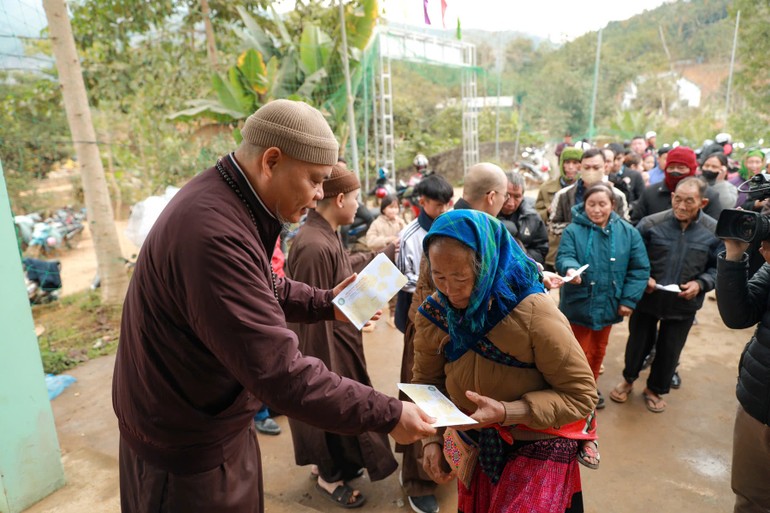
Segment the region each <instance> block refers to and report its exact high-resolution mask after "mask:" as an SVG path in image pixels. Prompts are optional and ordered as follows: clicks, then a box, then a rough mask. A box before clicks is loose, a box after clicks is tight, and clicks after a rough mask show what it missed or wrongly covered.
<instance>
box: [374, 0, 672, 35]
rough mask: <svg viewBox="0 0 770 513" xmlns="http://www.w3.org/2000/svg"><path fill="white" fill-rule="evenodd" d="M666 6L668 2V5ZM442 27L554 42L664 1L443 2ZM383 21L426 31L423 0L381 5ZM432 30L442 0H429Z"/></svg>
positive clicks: (383, 1)
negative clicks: (518, 34)
mask: <svg viewBox="0 0 770 513" xmlns="http://www.w3.org/2000/svg"><path fill="white" fill-rule="evenodd" d="M668 1H669V2H670V1H671V0H668ZM446 3H447V10H446V17H445V21H446V28H447V30H454V29H455V28H456V27H457V18H460V24H461V26H462V28H464V29H466V28H473V29H485V30H490V31H501V30H514V31H519V32H525V33H527V34H532V35H535V36H539V37H542V38H546V39H550V40H551V41H553V42H555V43H563V42H564V41H566V40H572V39H574V38H576V37H578V36H580V35H582V34H585V33H586V32H590V31H592V30H598V29H600V28H602V27H604V26H605V25H607V23H609V22H610V21H615V20H625V19H628V18H630V17H631V16H633V15H635V14H640V13H642V12H644V10H646V9H647V10H649V9H654V8H656V7H658V6H659V5H661V4H663V3H666V0H630V1H628V0H582V1H567V0H446ZM380 5H381V7H382V8H383V10H384V11H385V17H386V18H388V19H389V20H392V21H396V22H399V23H407V24H409V25H415V26H419V27H425V26H426V25H425V22H424V15H423V1H422V0H380ZM428 16H429V18H430V21H431V26H432V27H433V28H442V25H441V0H428Z"/></svg>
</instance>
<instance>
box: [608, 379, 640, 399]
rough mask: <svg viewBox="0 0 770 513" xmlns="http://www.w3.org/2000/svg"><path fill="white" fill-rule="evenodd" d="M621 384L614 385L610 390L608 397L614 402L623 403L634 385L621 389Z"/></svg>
mask: <svg viewBox="0 0 770 513" xmlns="http://www.w3.org/2000/svg"><path fill="white" fill-rule="evenodd" d="M621 385H622V383H621ZM621 385H618V386H616V387H615V388H613V389H612V391H611V392H610V399H612V400H613V401H615V402H616V403H624V402H626V401H628V394H630V393H631V391H632V390H633V389H634V387H633V386H632V387H631V388H629V389H628V390H622V389H621V388H620V386H621Z"/></svg>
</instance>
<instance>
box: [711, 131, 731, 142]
mask: <svg viewBox="0 0 770 513" xmlns="http://www.w3.org/2000/svg"><path fill="white" fill-rule="evenodd" d="M731 140H732V137H731V136H730V134H728V133H726V132H722V133H719V134H717V135H716V137H714V141H715V142H716V143H718V144H725V143H729V142H730V141H731Z"/></svg>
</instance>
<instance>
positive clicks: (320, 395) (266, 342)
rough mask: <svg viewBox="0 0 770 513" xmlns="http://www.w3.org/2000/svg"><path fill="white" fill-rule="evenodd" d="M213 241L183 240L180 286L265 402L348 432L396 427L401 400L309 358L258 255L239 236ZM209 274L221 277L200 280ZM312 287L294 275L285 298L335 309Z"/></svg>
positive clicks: (209, 334)
mask: <svg viewBox="0 0 770 513" xmlns="http://www.w3.org/2000/svg"><path fill="white" fill-rule="evenodd" d="M214 239H215V240H214V242H213V243H211V242H207V243H206V244H200V243H192V244H189V245H187V244H185V243H182V244H180V246H182V247H180V248H179V251H180V252H182V253H183V254H184V255H185V262H184V266H182V268H183V271H181V274H182V275H180V276H178V281H177V283H174V284H173V285H175V286H177V287H179V291H178V294H177V295H176V296H177V298H178V300H179V302H180V304H179V306H180V308H182V309H183V310H185V311H186V315H187V318H188V319H190V322H191V325H192V329H193V330H194V331H195V333H196V335H197V336H198V338H200V340H201V341H202V342H203V343H204V344H205V345H206V347H207V348H208V349H209V350H210V351H211V352H212V353H213V354H214V355H216V357H217V359H218V360H219V361H220V362H221V363H222V365H224V366H225V367H226V368H227V369H228V370H229V371H230V372H231V373H232V374H233V376H235V377H236V379H237V380H238V381H239V382H240V383H242V384H243V386H244V387H246V388H247V389H248V390H249V391H251V393H253V394H254V395H255V396H256V397H257V398H258V399H259V400H261V401H262V402H264V403H265V404H267V405H268V406H272V407H275V408H278V409H280V411H282V412H284V413H285V414H287V415H289V416H292V417H294V418H296V419H298V420H302V421H304V422H308V423H310V424H313V425H315V426H318V427H320V428H322V429H326V430H329V431H335V432H338V433H343V434H357V433H360V432H362V431H367V430H368V431H376V432H380V433H387V432H390V431H391V430H392V429H393V427H394V426H395V425H396V423H397V422H398V419H399V417H400V416H401V404H400V402H399V401H398V400H397V399H394V398H390V397H387V396H385V395H384V394H381V393H379V392H377V391H375V390H373V389H372V388H370V387H367V386H363V385H361V384H359V383H356V382H355V381H353V380H349V379H347V378H342V377H340V376H338V375H336V374H333V373H330V372H329V371H328V370H327V369H326V368H325V366H324V364H323V363H322V362H321V361H320V360H318V359H316V358H312V357H306V356H303V355H302V354H301V353H300V352H299V350H298V343H297V338H296V336H295V334H294V333H293V332H292V331H291V330H289V329H288V328H287V327H286V325H285V322H284V312H283V311H282V310H281V308H280V306H279V304H278V302H277V301H276V300H275V298H274V297H273V285H272V282H271V281H270V279H269V278H268V275H267V274H266V273H265V272H264V271H263V270H262V269H260V267H259V265H256V263H255V261H254V259H253V255H252V254H251V253H249V252H248V251H244V250H243V243H242V241H240V240H235V239H234V238H232V237H228V236H215V237H214ZM198 240H200V239H198ZM185 246H187V247H185ZM264 264H265V265H269V262H267V261H266V262H264ZM209 275H216V276H218V278H219V279H217V280H203V279H197V277H199V276H209ZM287 284H288V288H287ZM311 290H312V289H311V288H309V287H307V288H306V287H304V286H300V285H299V284H296V283H291V281H288V282H284V283H283V284H282V291H281V294H279V297H281V295H283V297H284V301H285V302H288V306H289V309H290V310H292V309H293V308H294V307H297V306H298V305H301V304H304V305H307V306H309V309H313V307H317V308H319V309H320V310H322V311H327V312H328V310H325V309H328V308H330V305H329V303H328V295H324V294H328V291H327V292H322V293H320V296H319V295H318V294H309V292H310V291H311ZM303 296H304V298H303ZM309 296H312V297H309ZM322 298H323V300H322ZM295 311H297V310H295ZM200 312H206V314H205V315H200Z"/></svg>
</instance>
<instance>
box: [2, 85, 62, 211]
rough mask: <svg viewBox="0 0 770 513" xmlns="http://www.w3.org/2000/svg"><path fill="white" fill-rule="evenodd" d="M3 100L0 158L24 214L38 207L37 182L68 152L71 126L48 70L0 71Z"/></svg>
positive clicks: (14, 202)
mask: <svg viewBox="0 0 770 513" xmlns="http://www.w3.org/2000/svg"><path fill="white" fill-rule="evenodd" d="M0 103H2V105H3V108H2V109H0V127H2V128H1V129H0V160H2V162H3V168H4V170H5V174H6V181H7V185H8V193H9V195H10V198H11V204H12V206H13V208H14V210H15V211H16V212H17V213H18V214H21V213H25V212H28V211H31V210H34V209H36V208H37V197H36V196H35V195H34V194H32V191H31V189H32V185H33V180H34V179H35V178H43V177H44V176H45V175H46V174H47V173H48V170H49V169H50V167H51V166H52V165H53V164H54V163H55V162H57V161H59V160H61V159H63V158H65V157H67V156H68V155H69V154H70V152H71V143H70V136H69V129H68V127H67V119H66V117H65V115H64V111H63V110H62V108H61V93H60V92H59V87H58V84H57V83H56V82H55V81H53V80H52V77H51V75H50V74H49V73H47V72H41V73H39V74H32V73H18V72H16V73H5V74H3V75H0Z"/></svg>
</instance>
